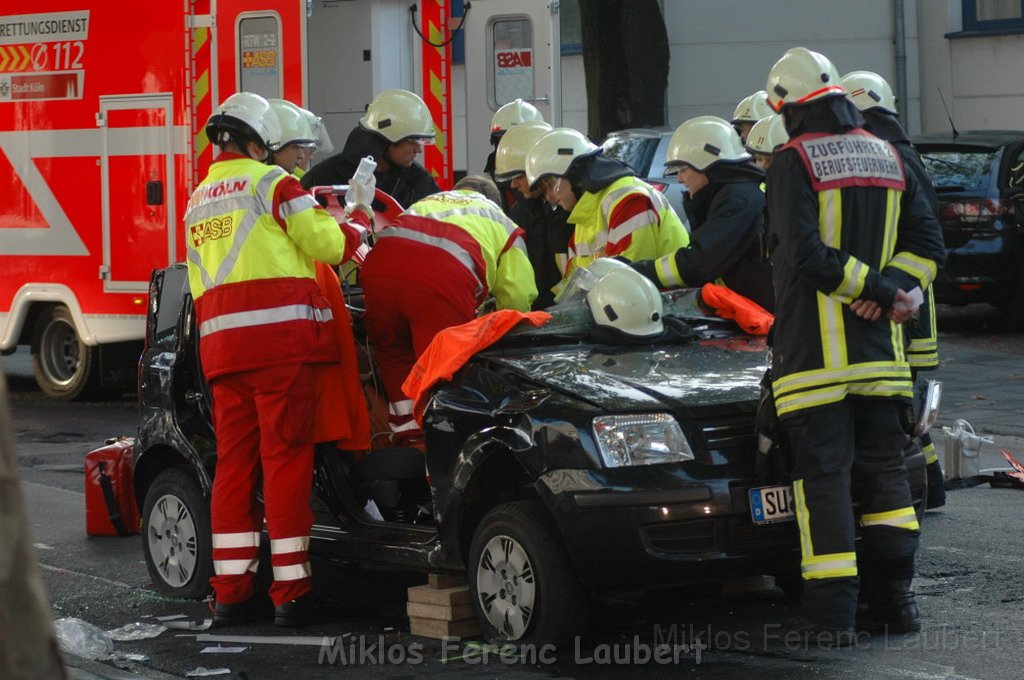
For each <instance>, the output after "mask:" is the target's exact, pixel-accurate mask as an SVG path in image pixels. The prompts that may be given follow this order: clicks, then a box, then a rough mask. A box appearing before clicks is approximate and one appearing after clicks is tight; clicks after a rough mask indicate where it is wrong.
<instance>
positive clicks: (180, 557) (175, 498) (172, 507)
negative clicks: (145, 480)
mask: <svg viewBox="0 0 1024 680" xmlns="http://www.w3.org/2000/svg"><path fill="white" fill-rule="evenodd" d="M142 552H143V553H144V554H145V556H146V567H147V568H148V569H149V575H150V577H151V578H152V579H153V584H154V585H155V586H156V588H157V590H159V591H160V592H162V593H165V594H167V595H172V596H174V597H184V598H193V599H198V598H201V597H204V596H206V595H207V594H208V593H209V592H210V577H211V576H212V575H213V548H212V536H211V534H210V504H209V501H208V500H207V499H206V498H205V497H204V496H203V494H202V491H201V490H200V488H199V482H198V481H197V480H196V478H195V475H193V474H191V473H190V471H189V470H188V468H183V467H175V468H169V469H167V470H164V471H163V472H161V473H160V474H159V475H158V476H157V478H156V480H154V482H153V485H152V486H150V487H149V490H148V491H147V492H146V502H145V504H144V505H143V511H142Z"/></svg>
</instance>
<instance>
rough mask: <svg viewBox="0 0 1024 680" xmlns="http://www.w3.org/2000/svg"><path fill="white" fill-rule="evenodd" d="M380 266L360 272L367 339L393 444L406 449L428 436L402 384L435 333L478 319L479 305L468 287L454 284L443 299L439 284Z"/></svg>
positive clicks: (369, 264)
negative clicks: (385, 401)
mask: <svg viewBox="0 0 1024 680" xmlns="http://www.w3.org/2000/svg"><path fill="white" fill-rule="evenodd" d="M378 264H380V263H379V260H376V261H369V260H368V261H367V265H366V267H364V269H363V271H362V274H361V280H362V284H363V293H364V295H365V301H366V317H365V324H366V336H367V339H368V340H369V341H370V344H371V345H372V346H373V349H374V352H375V354H376V357H377V368H378V369H379V370H380V377H381V381H382V382H383V383H384V390H385V391H386V392H387V396H388V401H389V404H388V422H389V424H390V426H391V431H392V433H393V434H394V440H393V441H394V443H395V444H396V445H399V446H401V445H407V444H410V443H414V442H416V441H418V440H420V439H421V438H422V436H423V431H422V430H421V429H420V427H419V425H418V424H417V423H416V420H415V419H414V417H413V414H412V406H413V402H412V399H408V398H406V396H405V394H404V393H403V392H402V383H404V382H405V379H406V378H407V377H409V371H411V370H412V367H413V366H414V365H415V364H416V359H417V358H419V356H420V355H421V354H423V352H424V350H426V349H427V346H428V345H430V341H431V340H433V339H434V336H435V335H437V334H438V333H439V332H440V331H442V330H444V329H445V328H449V327H451V326H458V325H460V324H464V323H466V322H467V321H472V320H473V319H474V318H475V317H476V302H475V298H474V291H473V290H472V289H468V288H467V287H466V286H464V285H459V284H457V283H455V284H453V286H452V287H451V289H450V290H448V291H447V292H446V293H445V294H444V295H440V294H438V293H437V291H436V284H437V282H436V281H433V282H431V283H432V284H433V285H429V286H428V285H424V284H420V283H417V282H416V281H413V280H409V279H403V278H395V277H394V276H393V271H394V270H393V268H391V267H390V266H389V265H390V263H388V265H382V266H378ZM406 266H409V263H406ZM418 266H420V267H423V266H424V265H423V264H422V263H420V264H419V265H418Z"/></svg>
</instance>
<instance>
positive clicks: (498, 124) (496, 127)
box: [491, 99, 544, 137]
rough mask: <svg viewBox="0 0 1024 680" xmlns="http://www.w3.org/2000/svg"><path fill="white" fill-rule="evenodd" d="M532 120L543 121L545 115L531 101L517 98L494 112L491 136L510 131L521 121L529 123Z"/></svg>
mask: <svg viewBox="0 0 1024 680" xmlns="http://www.w3.org/2000/svg"><path fill="white" fill-rule="evenodd" d="M531 121H539V122H541V123H543V122H544V116H542V115H541V113H540V111H538V110H537V107H536V106H534V105H533V104H531V103H530V102H524V101H523V100H522V99H516V100H515V101H511V102H509V103H508V104H505V105H504V106H502V107H501V108H499V109H498V110H497V111H495V112H494V117H492V118H491V136H492V137H493V136H494V135H496V134H501V133H504V132H508V131H509V130H510V129H512V128H513V127H515V126H516V125H519V124H520V123H529V122H531Z"/></svg>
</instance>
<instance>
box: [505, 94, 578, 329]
mask: <svg viewBox="0 0 1024 680" xmlns="http://www.w3.org/2000/svg"><path fill="white" fill-rule="evenodd" d="M500 112H501V111H500V109H499V113H500ZM550 131H551V126H550V125H548V124H547V123H545V122H543V121H526V122H523V123H519V124H517V125H515V126H514V127H512V128H511V129H509V130H508V131H507V132H505V133H504V135H503V136H502V137H501V140H500V141H499V142H498V150H497V152H496V153H495V160H494V168H493V170H494V176H495V177H496V178H497V179H498V180H499V181H500V182H502V183H503V184H506V185H508V186H509V188H510V189H511V190H512V191H514V192H516V195H517V196H518V198H517V200H516V201H515V202H514V203H513V204H512V207H511V208H508V209H507V210H506V211H505V212H506V213H507V214H508V216H509V217H510V218H511V219H512V221H513V222H515V223H516V224H517V225H519V228H520V229H522V230H523V231H524V232H525V234H524V236H523V240H524V241H525V242H526V254H527V256H528V257H529V258H530V264H531V265H533V275H534V278H535V280H536V283H537V299H535V300H534V301H533V308H534V309H545V308H546V307H550V306H551V305H553V304H554V303H555V294H554V292H553V291H552V288H553V287H554V286H555V285H556V284H557V283H558V282H559V281H561V280H562V271H563V270H564V269H565V264H566V262H567V261H568V259H569V239H570V238H572V234H573V231H575V229H576V227H575V226H574V225H572V224H569V222H568V220H569V213H567V212H566V211H565V210H562V209H561V208H560V207H558V206H557V205H553V204H551V203H549V202H548V201H546V200H545V199H544V188H543V187H539V188H536V189H530V182H529V180H527V179H526V154H527V152H528V151H529V150H530V147H532V146H533V143H534V142H536V141H537V140H538V139H540V138H541V137H543V136H544V135H545V134H547V133H548V132H550Z"/></svg>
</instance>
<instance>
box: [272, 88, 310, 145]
mask: <svg viewBox="0 0 1024 680" xmlns="http://www.w3.org/2000/svg"><path fill="white" fill-rule="evenodd" d="M268 101H269V102H270V108H271V109H273V110H274V113H276V114H277V120H278V122H279V123H280V124H281V146H282V147H284V146H287V145H288V144H298V145H300V146H313V145H314V144H316V135H314V134H313V130H311V129H310V127H309V119H308V118H306V115H305V114H304V113H302V109H300V108H299V107H298V106H296V105H295V104H292V103H291V102H290V101H287V100H285V99H270V100H268Z"/></svg>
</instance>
